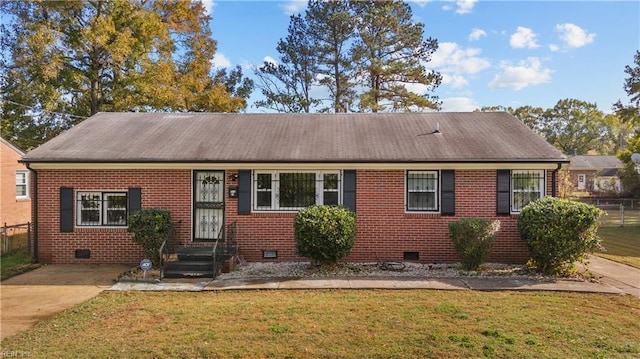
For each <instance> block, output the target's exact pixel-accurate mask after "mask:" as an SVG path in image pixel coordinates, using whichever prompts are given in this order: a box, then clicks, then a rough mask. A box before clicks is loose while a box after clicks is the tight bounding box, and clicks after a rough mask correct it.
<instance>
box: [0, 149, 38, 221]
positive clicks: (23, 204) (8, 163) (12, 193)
mask: <svg viewBox="0 0 640 359" xmlns="http://www.w3.org/2000/svg"><path fill="white" fill-rule="evenodd" d="M23 155H24V152H22V151H21V150H20V149H19V148H17V147H15V146H14V145H12V144H11V143H9V141H7V140H5V139H4V138H1V137H0V226H4V225H5V224H7V225H9V226H10V225H16V224H23V223H27V222H30V221H31V199H30V195H29V170H28V169H27V167H26V166H25V165H24V164H23V163H19V162H18V161H19V160H20V159H21V158H22V156H23Z"/></svg>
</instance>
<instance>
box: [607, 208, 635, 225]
mask: <svg viewBox="0 0 640 359" xmlns="http://www.w3.org/2000/svg"><path fill="white" fill-rule="evenodd" d="M605 211H606V214H605V215H603V216H602V217H600V219H601V220H602V223H603V225H604V226H605V227H609V226H620V225H624V226H636V227H637V226H640V209H627V210H625V211H624V212H621V211H620V209H619V208H607V209H605Z"/></svg>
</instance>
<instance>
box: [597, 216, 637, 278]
mask: <svg viewBox="0 0 640 359" xmlns="http://www.w3.org/2000/svg"><path fill="white" fill-rule="evenodd" d="M598 235H599V236H600V237H601V238H602V245H603V246H604V248H605V250H604V251H601V252H596V253H594V254H596V255H598V256H600V257H603V258H607V259H611V260H613V261H616V262H620V263H624V264H628V265H630V266H634V267H636V268H640V225H638V226H625V227H619V226H611V227H600V228H599V229H598Z"/></svg>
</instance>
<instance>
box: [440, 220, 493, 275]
mask: <svg viewBox="0 0 640 359" xmlns="http://www.w3.org/2000/svg"><path fill="white" fill-rule="evenodd" d="M499 230H500V221H492V220H490V219H487V218H463V219H461V220H459V221H456V222H451V223H449V238H451V240H452V241H453V246H454V247H455V249H456V252H457V253H458V255H459V256H460V258H461V259H462V269H463V270H477V269H478V268H480V265H481V264H482V263H484V261H485V260H486V259H487V257H488V256H489V251H490V250H491V246H493V242H495V240H496V233H498V231H499Z"/></svg>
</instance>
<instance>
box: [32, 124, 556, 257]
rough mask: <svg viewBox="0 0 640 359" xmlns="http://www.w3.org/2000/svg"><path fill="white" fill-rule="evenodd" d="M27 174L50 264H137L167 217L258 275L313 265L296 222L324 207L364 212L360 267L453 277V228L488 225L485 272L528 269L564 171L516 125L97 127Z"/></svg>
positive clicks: (42, 252) (57, 141) (76, 131)
mask: <svg viewBox="0 0 640 359" xmlns="http://www.w3.org/2000/svg"><path fill="white" fill-rule="evenodd" d="M22 161H23V162H24V163H26V164H27V166H28V167H29V168H30V169H31V171H32V185H33V186H32V190H33V193H32V198H33V199H34V211H33V212H34V218H33V221H34V223H35V224H36V230H35V232H36V233H35V243H34V244H35V246H34V248H35V249H36V253H35V255H36V256H37V260H39V261H40V262H44V263H138V262H139V261H140V259H141V258H142V251H141V248H140V247H138V246H137V245H136V244H134V243H133V242H132V240H131V235H130V234H129V233H127V227H126V226H127V216H128V214H129V213H131V212H132V211H134V210H136V209H139V208H166V209H168V210H170V211H171V214H172V219H173V220H174V221H175V222H176V223H177V232H176V241H177V244H178V245H180V246H203V245H209V246H210V245H212V242H213V241H215V240H216V239H218V238H222V237H224V234H225V233H224V230H223V228H229V226H230V224H231V223H235V226H236V228H237V230H236V235H235V237H236V240H237V243H238V245H239V251H240V254H241V255H242V256H243V257H244V258H245V259H246V260H247V261H264V260H271V261H296V260H304V258H300V257H298V256H297V255H296V251H295V241H294V238H293V218H294V216H295V214H296V211H297V210H298V209H300V208H303V207H306V206H309V205H313V204H332V205H335V204H337V205H342V206H345V207H348V208H350V209H352V210H354V211H355V212H356V213H357V234H356V241H355V246H354V248H353V251H352V253H351V255H350V256H349V257H348V258H347V260H348V261H353V262H370V261H375V260H376V258H380V259H385V260H416V261H419V262H423V263H433V262H439V263H443V262H457V261H459V258H458V256H457V254H456V253H455V251H454V248H453V245H452V244H451V240H450V239H449V238H448V227H447V224H448V223H449V222H451V221H455V220H458V219H460V218H464V217H486V218H494V219H499V220H500V221H501V223H502V226H501V230H500V232H499V234H498V239H497V241H496V243H495V245H494V247H493V249H492V252H491V255H490V258H489V260H490V261H496V262H505V263H523V262H524V261H526V260H527V259H528V258H529V253H528V250H527V248H526V246H525V244H524V243H523V242H522V240H521V239H520V238H519V234H518V230H517V216H518V212H519V211H520V210H521V208H522V207H523V206H524V205H525V204H527V203H528V202H529V201H532V200H535V199H538V198H540V197H542V196H545V195H552V196H553V195H555V193H556V183H557V178H556V177H557V171H558V169H559V168H560V166H561V165H562V164H563V163H566V162H567V158H566V157H565V156H564V155H562V154H561V153H560V152H559V151H557V150H556V149H555V148H554V147H552V146H551V145H549V144H548V143H547V142H545V141H544V140H543V139H542V138H541V137H539V136H538V135H536V134H535V133H534V132H533V131H532V130H530V129H529V128H527V127H526V126H525V125H524V124H523V123H522V122H520V121H519V120H517V119H516V118H515V117H513V116H511V115H509V114H506V113H482V112H473V113H404V114H390V113H385V114H212V113H209V114H201V113H198V114H196V113H193V114H161V113H98V114H96V115H94V116H92V117H91V118H89V119H87V120H85V121H84V122H82V123H80V124H79V125H77V126H75V127H74V128H72V129H70V130H68V131H67V132H65V133H63V134H61V135H59V136H58V137H56V138H54V139H52V140H50V141H49V142H47V143H45V144H43V145H42V146H40V147H39V148H37V149H35V150H33V151H31V152H29V153H28V154H26V155H25V156H24V158H23V159H22ZM221 231H222V233H221ZM78 253H84V255H78ZM82 257H88V258H82Z"/></svg>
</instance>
